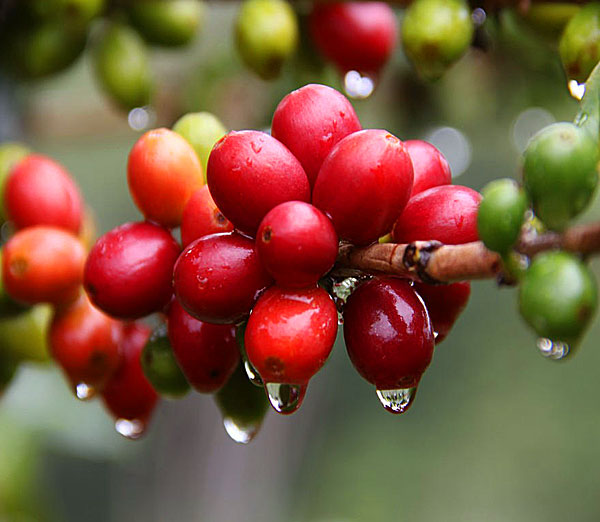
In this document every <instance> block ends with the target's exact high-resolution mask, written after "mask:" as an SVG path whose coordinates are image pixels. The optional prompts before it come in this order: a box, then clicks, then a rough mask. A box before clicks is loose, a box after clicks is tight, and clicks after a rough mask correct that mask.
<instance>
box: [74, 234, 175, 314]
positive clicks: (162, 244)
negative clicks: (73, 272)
mask: <svg viewBox="0 0 600 522" xmlns="http://www.w3.org/2000/svg"><path fill="white" fill-rule="evenodd" d="M178 256H179V245H178V244H177V242H176V241H175V240H174V239H173V237H172V236H171V234H170V233H169V232H168V231H167V230H165V229H164V228H162V227H159V226H158V225H154V224H152V223H126V224H124V225H121V226H119V227H117V228H114V229H112V230H111V231H109V232H107V233H106V234H104V235H103V236H102V237H101V238H100V239H98V241H97V242H96V244H95V245H94V247H93V248H92V250H91V251H90V253H89V256H88V259H87V262H86V265H85V275H84V287H85V290H86V292H87V293H88V295H89V297H90V300H91V301H92V303H93V304H94V305H95V306H97V307H98V308H100V309H101V310H102V311H104V312H106V313H107V314H109V315H112V316H114V317H120V318H123V319H135V318H139V317H144V316H146V315H148V314H151V313H153V312H158V311H160V310H162V309H163V308H164V307H165V306H166V305H167V304H168V303H169V301H170V299H171V296H172V293H173V291H172V286H171V281H172V277H173V266H174V265H175V261H176V260H177V257H178Z"/></svg>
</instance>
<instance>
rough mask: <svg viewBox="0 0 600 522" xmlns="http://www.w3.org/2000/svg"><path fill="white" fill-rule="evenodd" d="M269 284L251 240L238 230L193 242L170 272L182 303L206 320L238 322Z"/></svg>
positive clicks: (198, 317)
mask: <svg viewBox="0 0 600 522" xmlns="http://www.w3.org/2000/svg"><path fill="white" fill-rule="evenodd" d="M270 283H271V278H270V277H269V275H268V274H267V273H266V272H265V270H264V268H263V267H262V265H261V263H260V259H259V257H258V254H257V253H256V250H255V245H254V242H253V241H252V240H250V239H248V238H246V237H244V236H242V235H240V234H237V233H232V234H214V235H211V236H205V237H202V238H200V239H198V240H196V241H194V242H193V243H192V244H191V245H189V246H188V247H187V248H186V249H185V250H184V252H183V253H182V254H181V256H180V257H179V259H178V260H177V264H176V265H175V271H174V274H173V285H174V289H175V294H176V295H177V298H178V299H179V302H180V303H181V305H182V306H183V307H184V308H185V309H186V310H187V312H188V313H189V314H191V315H192V316H193V317H195V318H196V319H200V320H201V321H206V322H209V323H221V324H235V323H237V322H239V321H241V320H242V319H243V318H244V317H245V316H246V315H248V314H249V313H250V309H251V308H252V306H253V305H254V302H255V301H256V299H257V297H258V296H259V294H260V293H261V292H262V291H263V290H264V289H265V288H266V287H267V286H268V285H269V284H270Z"/></svg>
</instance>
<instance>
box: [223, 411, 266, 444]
mask: <svg viewBox="0 0 600 522" xmlns="http://www.w3.org/2000/svg"><path fill="white" fill-rule="evenodd" d="M223 426H224V427H225V431H226V432H227V435H229V436H230V437H231V438H232V439H233V440H234V441H235V442H237V443H239V444H248V443H249V442H250V441H251V440H252V439H254V437H255V435H256V434H257V433H258V429H259V428H260V423H253V424H239V423H237V422H236V421H235V420H234V419H232V418H231V417H225V418H224V419H223Z"/></svg>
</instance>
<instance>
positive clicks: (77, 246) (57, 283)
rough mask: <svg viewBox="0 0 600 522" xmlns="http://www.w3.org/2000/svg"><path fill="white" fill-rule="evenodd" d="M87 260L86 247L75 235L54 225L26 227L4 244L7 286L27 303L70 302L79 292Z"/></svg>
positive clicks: (10, 293) (4, 266)
mask: <svg viewBox="0 0 600 522" xmlns="http://www.w3.org/2000/svg"><path fill="white" fill-rule="evenodd" d="M84 263H85V250H84V248H83V245H82V244H81V242H80V241H79V240H78V239H77V238H76V237H75V236H74V235H72V234H70V233H68V232H65V231H64V230H61V229H59V228H53V227H46V226H36V227H30V228H25V229H23V230H20V231H19V232H17V233H16V234H15V235H14V236H13V237H12V238H11V239H10V240H9V241H8V243H6V245H4V251H3V255H2V277H3V282H4V288H5V289H6V291H7V292H8V294H9V295H10V296H11V297H12V298H13V299H15V300H17V301H20V302H23V303H27V304H36V303H52V304H62V303H68V302H70V301H72V300H73V299H75V298H76V297H77V295H78V293H79V285H81V282H82V279H83V266H84Z"/></svg>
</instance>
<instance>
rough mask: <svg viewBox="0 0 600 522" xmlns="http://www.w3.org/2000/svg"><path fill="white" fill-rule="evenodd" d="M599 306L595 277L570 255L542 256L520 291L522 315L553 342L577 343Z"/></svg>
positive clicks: (563, 253)
mask: <svg viewBox="0 0 600 522" xmlns="http://www.w3.org/2000/svg"><path fill="white" fill-rule="evenodd" d="M596 306H597V290H596V282H595V281H594V277H593V275H592V273H591V272H590V271H589V270H588V268H587V267H586V266H585V265H584V264H583V263H582V262H581V261H579V259H577V258H576V257H575V256H573V255H572V254H569V253H567V252H558V251H555V252H545V253H542V254H540V255H538V256H537V257H536V258H535V259H534V260H533V262H532V263H531V266H530V267H529V268H528V269H527V272H526V273H525V276H524V277H523V279H522V282H521V285H520V287H519V308H520V312H521V315H522V316H523V318H524V319H525V321H527V323H528V324H529V325H530V326H531V327H532V328H533V329H534V330H535V331H536V332H537V334H538V335H539V336H541V337H546V338H549V339H551V340H553V341H562V342H565V343H568V344H571V345H572V344H574V343H576V342H577V341H578V340H579V339H580V337H581V335H582V334H583V332H584V330H585V328H586V327H587V326H588V324H589V322H590V319H591V318H592V316H593V314H594V312H595V310H596Z"/></svg>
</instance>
